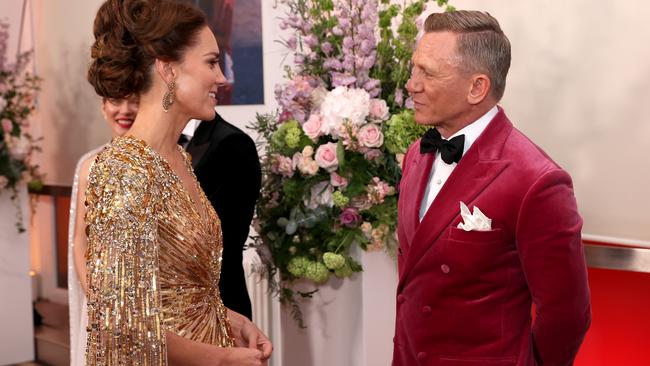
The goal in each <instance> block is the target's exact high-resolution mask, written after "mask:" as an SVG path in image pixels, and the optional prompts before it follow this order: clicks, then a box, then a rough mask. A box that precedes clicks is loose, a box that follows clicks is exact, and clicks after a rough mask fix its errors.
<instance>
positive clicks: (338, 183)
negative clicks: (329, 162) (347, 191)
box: [330, 172, 348, 188]
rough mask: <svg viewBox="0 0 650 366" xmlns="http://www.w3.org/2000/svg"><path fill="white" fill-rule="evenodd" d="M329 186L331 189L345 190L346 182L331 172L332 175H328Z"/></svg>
mask: <svg viewBox="0 0 650 366" xmlns="http://www.w3.org/2000/svg"><path fill="white" fill-rule="evenodd" d="M330 184H331V185H332V186H333V187H341V188H345V187H347V186H348V180H347V179H345V178H343V177H342V176H340V175H338V174H336V173H335V172H332V174H330Z"/></svg>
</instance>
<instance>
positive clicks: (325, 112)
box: [320, 86, 370, 138]
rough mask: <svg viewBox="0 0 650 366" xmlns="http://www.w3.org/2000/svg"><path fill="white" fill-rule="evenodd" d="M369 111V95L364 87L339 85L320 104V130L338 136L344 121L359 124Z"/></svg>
mask: <svg viewBox="0 0 650 366" xmlns="http://www.w3.org/2000/svg"><path fill="white" fill-rule="evenodd" d="M368 113H370V95H369V94H368V92H367V91H365V90H364V89H348V88H346V87H344V86H339V87H337V88H336V89H334V90H332V91H331V92H329V93H328V94H327V96H326V97H325V100H323V103H322V104H321V106H320V114H321V117H322V118H323V123H322V124H321V131H322V132H323V133H324V134H327V135H331V136H333V137H334V138H338V131H339V130H340V127H341V125H342V124H343V122H344V121H346V120H347V121H349V122H350V123H352V125H355V126H360V125H362V124H364V123H365V121H366V117H368Z"/></svg>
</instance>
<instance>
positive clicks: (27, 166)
mask: <svg viewBox="0 0 650 366" xmlns="http://www.w3.org/2000/svg"><path fill="white" fill-rule="evenodd" d="M8 29H9V25H8V24H7V23H5V22H3V21H1V20H0V124H1V125H2V126H1V128H0V194H2V193H4V191H5V190H9V191H10V192H11V198H12V200H13V202H14V204H15V206H16V216H17V223H16V226H17V228H18V231H19V232H23V231H25V228H24V226H23V220H22V212H21V209H20V202H19V201H18V198H19V195H18V190H17V185H18V183H19V182H21V181H23V180H27V181H28V182H29V185H30V188H32V189H36V190H38V189H40V188H41V187H42V183H41V180H40V175H39V173H38V166H37V165H35V164H33V163H32V162H31V159H30V158H31V154H32V152H33V151H36V150H39V148H38V146H37V142H38V141H37V140H36V139H34V138H33V137H32V136H31V135H30V134H29V133H27V132H25V130H26V129H27V128H28V127H29V121H28V117H29V115H30V114H31V113H32V111H33V110H34V109H35V97H36V92H37V91H38V90H39V84H40V79H39V78H38V77H37V76H34V75H32V74H30V73H29V72H27V71H26V70H25V68H26V66H27V64H28V63H29V58H30V56H31V54H30V53H23V54H20V55H18V57H17V59H16V62H15V63H14V64H7V62H6V61H7V56H6V53H7V41H8V39H9V32H8Z"/></svg>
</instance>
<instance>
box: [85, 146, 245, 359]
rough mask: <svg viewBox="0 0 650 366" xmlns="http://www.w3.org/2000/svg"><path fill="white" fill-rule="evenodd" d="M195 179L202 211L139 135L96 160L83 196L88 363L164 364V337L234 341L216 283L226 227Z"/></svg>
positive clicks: (222, 343) (220, 342) (218, 342)
mask: <svg viewBox="0 0 650 366" xmlns="http://www.w3.org/2000/svg"><path fill="white" fill-rule="evenodd" d="M179 150H180V151H181V152H182V153H183V155H184V157H185V163H186V167H187V169H188V170H189V171H190V172H192V166H191V163H190V159H189V157H188V155H187V154H186V153H185V152H184V151H183V150H182V148H181V147H180V146H179ZM192 177H194V175H193V173H192ZM194 183H195V185H196V189H197V190H198V191H199V195H200V197H201V198H200V200H201V202H200V203H199V204H198V205H195V203H194V202H193V200H192V199H191V197H190V195H189V193H188V192H187V191H186V190H185V189H184V187H183V184H182V182H181V180H180V179H179V178H178V176H177V175H176V174H175V173H174V172H173V171H172V170H171V168H170V166H169V164H168V163H167V162H166V161H165V160H164V159H163V158H162V157H161V156H160V155H158V154H157V153H156V152H155V151H154V150H153V149H151V147H149V146H148V145H147V144H146V143H145V142H144V141H141V140H138V139H136V138H133V137H128V136H125V137H119V138H116V139H114V140H113V141H112V143H111V144H110V145H108V146H107V148H106V149H105V150H104V151H102V152H101V153H99V155H98V156H97V159H96V160H95V163H94V164H93V166H92V168H91V169H90V174H89V177H88V188H87V190H86V206H87V213H86V226H87V229H86V231H87V235H88V249H87V253H86V255H87V266H88V284H89V290H88V293H87V296H88V338H87V352H86V364H87V365H166V364H167V347H166V342H165V331H171V332H173V333H175V334H178V335H180V336H182V337H185V338H189V339H191V340H195V341H199V342H203V343H208V344H214V345H216V346H221V347H229V346H233V345H234V341H233V338H232V330H231V329H230V323H229V321H228V319H227V317H226V308H225V307H224V305H223V303H222V301H221V297H220V294H219V286H218V284H219V275H220V271H221V252H222V249H223V246H222V235H221V226H220V222H219V218H218V217H217V214H216V213H215V211H214V209H213V208H212V205H210V202H209V201H208V200H207V198H206V197H205V194H204V193H203V190H201V187H200V186H199V184H198V183H197V182H196V177H194Z"/></svg>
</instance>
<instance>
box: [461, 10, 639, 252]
mask: <svg viewBox="0 0 650 366" xmlns="http://www.w3.org/2000/svg"><path fill="white" fill-rule="evenodd" d="M452 3H453V4H454V5H455V6H456V7H457V8H459V9H478V10H486V11H488V12H489V13H490V14H492V15H493V16H495V17H496V18H497V19H498V20H499V22H500V23H501V26H502V28H503V29H504V31H505V33H506V35H507V36H508V37H509V39H510V42H511V44H512V66H511V69H510V73H509V76H508V86H507V87H506V93H505V96H504V98H503V100H502V105H503V106H504V108H505V110H506V112H507V114H508V116H509V117H510V119H511V120H512V121H513V123H514V124H515V125H516V126H517V127H518V128H519V129H521V130H522V131H523V132H524V133H526V134H527V135H528V136H529V137H530V138H532V139H533V140H534V141H535V142H536V143H537V144H538V145H539V146H541V147H542V148H543V149H544V150H546V152H547V153H548V154H549V155H551V157H553V158H554V159H555V160H556V161H557V162H558V163H559V164H560V165H561V166H562V167H564V168H565V169H566V170H568V171H569V172H570V173H571V175H572V177H573V180H574V184H575V192H576V196H577V198H578V207H579V209H580V211H581V213H582V215H583V217H584V220H585V225H584V233H586V234H592V235H603V236H611V237H617V238H629V239H638V240H642V241H646V242H648V241H650V222H649V220H648V216H647V214H645V212H646V210H647V207H648V206H649V205H650V198H649V196H648V194H647V193H646V192H647V188H646V187H648V186H649V185H650V169H648V168H649V167H650V162H649V161H648V156H650V144H649V143H648V142H649V141H650V117H649V115H648V113H647V109H646V108H645V107H646V106H647V105H648V103H649V102H650V63H648V62H647V60H648V58H649V57H648V56H650V48H648V47H647V45H648V44H650V22H648V21H647V19H646V15H647V14H648V12H649V11H650V4H648V3H647V2H645V1H642V0H630V1H625V2H617V1H598V2H594V1H589V0H572V1H567V2H554V1H532V0H526V1H508V0H491V1H485V0H454V1H452Z"/></svg>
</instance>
